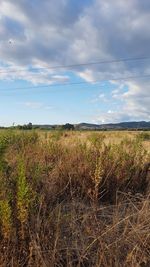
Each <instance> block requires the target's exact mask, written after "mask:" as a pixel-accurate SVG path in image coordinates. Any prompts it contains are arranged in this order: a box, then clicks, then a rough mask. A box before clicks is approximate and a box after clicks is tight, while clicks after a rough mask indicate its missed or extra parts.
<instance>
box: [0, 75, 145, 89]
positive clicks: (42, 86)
mask: <svg viewBox="0 0 150 267" xmlns="http://www.w3.org/2000/svg"><path fill="white" fill-rule="evenodd" d="M145 78H150V74H145V75H134V76H127V77H120V78H109V79H108V78H107V79H101V80H93V81H91V82H88V81H81V82H70V83H61V84H60V83H59V84H51V85H50V84H49V85H38V86H28V87H23V88H21V87H15V88H12V89H9V90H11V91H12V90H28V89H36V88H51V87H57V86H58V87H60V86H69V85H70V86H72V85H82V84H88V85H89V83H91V84H92V83H101V82H104V81H125V80H130V79H145ZM0 92H2V91H1V90H0ZM5 92H8V90H7V91H6V90H5Z"/></svg>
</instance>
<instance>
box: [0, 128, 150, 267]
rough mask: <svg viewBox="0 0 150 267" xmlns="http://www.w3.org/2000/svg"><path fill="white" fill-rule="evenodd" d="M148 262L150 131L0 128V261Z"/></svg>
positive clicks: (14, 264) (44, 264)
mask: <svg viewBox="0 0 150 267" xmlns="http://www.w3.org/2000/svg"><path fill="white" fill-rule="evenodd" d="M18 266H21V267H25V266H26V267H53V266H54V267H84V266H85V267H120V266H124V267H125V266H127V267H148V266H150V132H148V131H146V132H139V131H137V132H127V131H123V132H121V131H118V132H117V131H114V132H109V131H108V132H86V131H85V132H84V131H81V132H78V131H40V130H38V131H19V130H18V131H17V130H13V129H12V130H1V131H0V267H18Z"/></svg>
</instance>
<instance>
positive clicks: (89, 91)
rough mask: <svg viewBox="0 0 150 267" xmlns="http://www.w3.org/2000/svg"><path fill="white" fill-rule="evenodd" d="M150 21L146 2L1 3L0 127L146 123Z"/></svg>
mask: <svg viewBox="0 0 150 267" xmlns="http://www.w3.org/2000/svg"><path fill="white" fill-rule="evenodd" d="M149 22H150V1H148V0H142V1H141V0H132V1H131V0H105V1H103V0H91V1H90V0H78V1H77V0H55V1H54V0H42V1H41V0H32V1H31V0H15V1H13V0H0V125H12V124H13V123H15V124H23V123H28V122H32V123H41V124H42V123H43V124H44V123H48V124H53V123H66V122H70V123H78V122H92V123H107V122H119V121H132V120H136V121H139V120H147V121H149V120H150V108H149V106H150V27H149ZM91 63H96V64H91Z"/></svg>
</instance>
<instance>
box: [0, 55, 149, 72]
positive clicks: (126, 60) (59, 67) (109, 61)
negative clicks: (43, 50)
mask: <svg viewBox="0 0 150 267" xmlns="http://www.w3.org/2000/svg"><path fill="white" fill-rule="evenodd" d="M149 59H150V57H136V58H122V59H117V60H105V61H96V62H86V63H80V64H71V65H58V66H51V67H42V68H31V71H38V70H45V69H46V70H47V69H50V70H53V69H54V70H55V69H69V68H71V69H72V68H75V67H82V66H91V65H102V64H111V63H120V62H128V61H140V60H149ZM21 71H26V69H20V70H15V69H14V70H11V69H8V70H7V71H6V70H4V71H1V70H0V74H7V73H15V72H17V73H18V72H21Z"/></svg>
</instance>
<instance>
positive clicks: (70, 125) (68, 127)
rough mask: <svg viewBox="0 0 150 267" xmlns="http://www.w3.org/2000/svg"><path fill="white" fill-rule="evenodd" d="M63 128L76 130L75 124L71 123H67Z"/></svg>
mask: <svg viewBox="0 0 150 267" xmlns="http://www.w3.org/2000/svg"><path fill="white" fill-rule="evenodd" d="M62 129H63V130H74V125H73V124H70V123H66V124H64V125H63V126H62Z"/></svg>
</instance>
